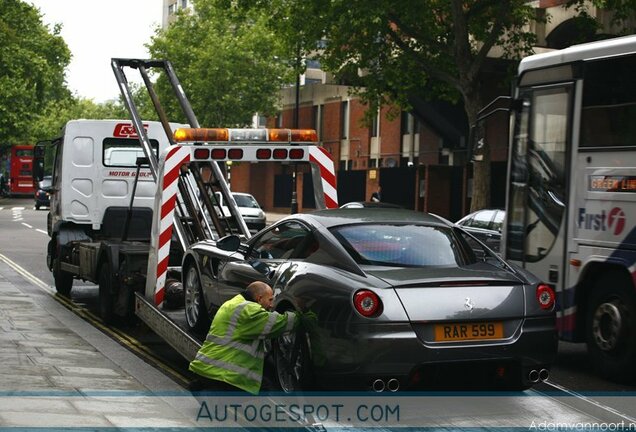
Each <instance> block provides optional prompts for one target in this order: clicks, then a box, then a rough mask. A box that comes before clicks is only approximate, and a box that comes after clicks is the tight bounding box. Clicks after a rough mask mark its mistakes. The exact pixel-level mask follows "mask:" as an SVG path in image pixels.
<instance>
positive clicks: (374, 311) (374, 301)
mask: <svg viewBox="0 0 636 432" xmlns="http://www.w3.org/2000/svg"><path fill="white" fill-rule="evenodd" d="M353 306H354V307H355V308H356V310H357V311H358V313H359V314H360V315H362V316H364V317H367V318H371V317H375V316H378V315H380V313H382V301H381V300H380V297H378V295H377V294H376V293H374V292H373V291H370V290H366V289H363V290H359V291H356V293H355V294H354V295H353Z"/></svg>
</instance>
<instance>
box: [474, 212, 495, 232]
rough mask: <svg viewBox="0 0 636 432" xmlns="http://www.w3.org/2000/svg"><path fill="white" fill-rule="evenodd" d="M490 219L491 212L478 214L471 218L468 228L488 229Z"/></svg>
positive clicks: (491, 216)
mask: <svg viewBox="0 0 636 432" xmlns="http://www.w3.org/2000/svg"><path fill="white" fill-rule="evenodd" d="M492 218H493V212H492V211H491V210H485V211H482V212H479V213H477V214H476V215H475V217H474V218H473V220H472V222H471V224H470V226H472V227H473V228H481V229H489V228H490V221H491V220H492Z"/></svg>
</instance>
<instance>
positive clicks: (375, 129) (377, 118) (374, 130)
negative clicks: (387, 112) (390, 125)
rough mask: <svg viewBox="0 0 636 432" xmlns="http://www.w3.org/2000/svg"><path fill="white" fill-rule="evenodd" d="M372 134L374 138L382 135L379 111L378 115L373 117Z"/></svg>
mask: <svg viewBox="0 0 636 432" xmlns="http://www.w3.org/2000/svg"><path fill="white" fill-rule="evenodd" d="M370 132H371V136H372V137H377V136H378V135H379V134H380V110H378V112H377V114H376V115H374V116H373V121H372V122H371V131H370Z"/></svg>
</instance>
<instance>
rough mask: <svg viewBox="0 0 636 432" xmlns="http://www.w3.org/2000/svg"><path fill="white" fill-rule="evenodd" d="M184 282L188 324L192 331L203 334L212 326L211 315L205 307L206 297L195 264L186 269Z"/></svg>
mask: <svg viewBox="0 0 636 432" xmlns="http://www.w3.org/2000/svg"><path fill="white" fill-rule="evenodd" d="M184 274H185V279H184V283H183V289H184V296H185V317H186V325H187V326H188V329H190V331H192V332H194V333H196V334H203V333H205V332H206V331H207V330H208V329H209V328H210V323H211V321H210V317H209V316H208V311H207V309H206V307H205V298H204V297H203V289H202V288H201V277H200V276H199V270H197V267H196V266H195V265H194V264H191V265H190V266H188V268H187V269H186V271H185V273H184Z"/></svg>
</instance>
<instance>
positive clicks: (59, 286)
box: [53, 258, 73, 297]
mask: <svg viewBox="0 0 636 432" xmlns="http://www.w3.org/2000/svg"><path fill="white" fill-rule="evenodd" d="M53 279H54V281H55V290H56V291H57V292H58V294H60V295H63V296H65V297H68V296H69V295H70V294H71V289H72V288H73V274H72V273H69V272H65V271H64V270H62V269H60V260H59V259H58V258H56V259H55V261H54V262H53Z"/></svg>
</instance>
